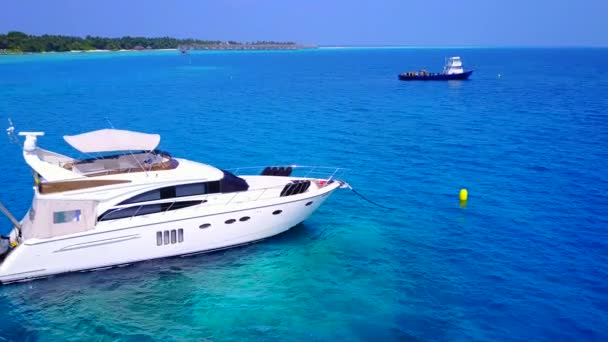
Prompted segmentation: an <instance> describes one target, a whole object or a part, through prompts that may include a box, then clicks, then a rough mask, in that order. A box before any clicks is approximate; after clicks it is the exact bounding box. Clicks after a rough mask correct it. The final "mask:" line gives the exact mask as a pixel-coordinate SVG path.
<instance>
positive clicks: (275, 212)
mask: <svg viewBox="0 0 608 342" xmlns="http://www.w3.org/2000/svg"><path fill="white" fill-rule="evenodd" d="M282 212H283V210H275V211H273V212H272V215H279V214H280V213H282Z"/></svg>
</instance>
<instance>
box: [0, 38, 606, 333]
mask: <svg viewBox="0 0 608 342" xmlns="http://www.w3.org/2000/svg"><path fill="white" fill-rule="evenodd" d="M454 54H458V55H461V56H462V57H463V59H464V62H465V66H466V67H470V68H474V69H475V70H476V71H475V72H474V74H473V76H472V79H471V80H470V81H466V82H429V83H424V82H422V83H420V82H412V83H408V82H400V81H398V80H397V77H396V76H397V73H399V72H403V71H407V70H410V69H412V70H414V69H415V70H417V69H420V68H426V69H431V70H437V71H438V70H439V69H440V68H441V66H442V62H443V58H444V57H445V56H449V55H454ZM607 60H608V49H454V50H440V49H333V50H332V49H323V50H311V51H298V52H204V53H193V54H190V55H188V56H182V55H179V54H177V53H175V52H153V53H112V54H101V53H100V54H53V55H50V54H49V55H25V56H0V116H1V117H0V120H2V122H5V121H6V118H7V117H11V118H12V119H13V121H14V123H15V125H16V127H17V130H44V131H45V132H46V133H47V135H46V136H44V137H43V138H41V139H40V145H41V146H43V147H45V148H48V149H51V150H57V151H58V152H62V153H66V154H71V155H74V156H77V157H80V155H79V154H78V153H76V152H75V151H73V150H71V149H70V148H69V147H68V146H67V145H66V144H65V143H64V142H63V140H62V139H61V136H62V135H64V134H76V133H80V132H84V131H88V130H94V129H99V128H105V127H108V126H109V123H108V120H109V121H111V123H112V124H113V125H114V126H115V127H117V128H125V129H131V130H140V131H144V132H158V133H160V134H161V135H162V141H161V146H160V147H161V148H162V149H164V150H168V151H170V152H171V153H172V154H173V155H176V156H180V157H187V158H190V159H194V160H200V161H204V162H208V163H211V164H214V165H217V166H220V167H223V168H231V167H236V166H257V165H268V164H303V165H330V166H341V167H346V168H350V169H351V172H350V173H349V174H348V175H347V177H346V180H347V181H348V182H349V183H350V184H351V185H352V186H353V187H354V188H355V189H356V190H358V191H359V192H361V193H363V194H364V195H366V196H368V197H369V198H371V199H373V200H374V201H377V202H379V203H381V204H383V205H386V206H392V207H396V208H398V210H392V211H389V210H383V209H380V208H377V207H374V206H371V205H370V204H369V203H367V202H365V201H363V200H361V199H360V198H358V197H357V196H355V195H354V194H353V193H352V192H349V191H346V190H344V191H341V192H338V193H336V194H335V195H334V196H332V197H331V198H330V200H329V201H328V202H327V203H326V205H324V206H323V207H321V208H320V210H319V211H318V212H317V213H315V214H314V216H312V217H311V218H310V219H309V220H308V221H306V222H305V223H304V224H302V225H299V226H297V227H295V228H293V229H292V230H290V231H289V232H287V233H285V234H283V235H281V236H278V237H275V238H272V239H269V240H266V241H264V242H261V243H258V244H254V245H250V246H247V247H243V248H237V249H233V250H228V251H224V252H219V253H214V254H208V255H202V256H197V257H190V258H176V259H166V260H162V261H152V262H145V263H140V264H137V265H133V266H130V267H127V268H122V269H112V270H108V271H101V272H93V273H81V274H71V275H66V276H57V277H53V278H50V279H47V280H40V281H33V282H27V283H21V284H16V285H9V286H3V287H0V313H1V314H0V340H3V339H6V340H22V339H29V340H90V339H93V338H101V339H103V338H105V339H108V340H117V339H130V340H234V341H245V340H260V339H264V340H334V339H344V340H383V341H384V340H386V341H388V340H400V341H404V340H405V341H488V340H500V341H532V340H534V341H556V340H563V341H566V340H568V341H583V340H589V341H594V340H595V341H602V340H603V341H606V340H608V329H607V327H608V312H607V308H608V286H607V285H606V280H607V279H608V232H607V229H608V172H607V171H606V170H607V169H608V148H607V146H608V81H607V80H608V69H607V68H606V61H607ZM499 74H500V77H499ZM0 154H1V155H2V156H3V159H4V160H3V163H2V169H1V172H0V182H1V184H2V189H3V191H2V192H1V193H0V200H1V201H2V203H4V204H5V205H6V206H7V207H9V208H10V210H12V211H13V212H15V213H17V214H18V215H19V216H21V215H23V214H24V213H25V211H26V210H27V207H28V205H29V202H30V200H31V195H32V192H31V186H32V179H31V174H30V172H29V170H28V169H27V168H26V166H25V164H24V163H23V162H22V158H21V154H20V151H19V149H18V147H17V146H16V145H11V144H10V143H9V142H8V139H5V140H4V141H0ZM461 188H467V189H468V190H469V201H468V205H467V206H466V207H464V208H461V207H460V206H459V201H458V191H459V190H460V189H461ZM9 225H10V224H9V222H8V220H6V219H4V218H2V219H1V220H0V226H1V227H2V230H3V231H6V229H7V228H8V227H9Z"/></svg>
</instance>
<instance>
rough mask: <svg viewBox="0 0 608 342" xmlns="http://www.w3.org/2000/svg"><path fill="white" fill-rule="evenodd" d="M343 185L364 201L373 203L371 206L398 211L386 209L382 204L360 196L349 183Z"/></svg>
mask: <svg viewBox="0 0 608 342" xmlns="http://www.w3.org/2000/svg"><path fill="white" fill-rule="evenodd" d="M342 184H343V185H345V186H346V187H347V188H348V189H350V191H352V192H353V193H354V194H355V195H357V196H359V197H361V198H362V199H364V200H366V201H368V202H369V203H371V204H373V205H375V206H377V207H380V208H383V209H387V210H398V209H397V208H389V207H385V206H383V205H382V204H378V203H376V202H374V201H372V200H370V199H369V198H367V197H365V196H363V195H362V194H360V193H359V192H358V191H357V190H355V189H353V187H352V186H350V184H348V183H345V182H342Z"/></svg>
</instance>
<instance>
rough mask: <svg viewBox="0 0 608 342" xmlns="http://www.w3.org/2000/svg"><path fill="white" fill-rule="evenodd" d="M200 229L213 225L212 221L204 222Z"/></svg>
mask: <svg viewBox="0 0 608 342" xmlns="http://www.w3.org/2000/svg"><path fill="white" fill-rule="evenodd" d="M198 227H199V228H200V229H205V228H209V227H211V223H203V224H201V225H200V226H198Z"/></svg>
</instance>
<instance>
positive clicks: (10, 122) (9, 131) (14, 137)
mask: <svg viewBox="0 0 608 342" xmlns="http://www.w3.org/2000/svg"><path fill="white" fill-rule="evenodd" d="M6 135H8V140H9V141H10V142H11V143H13V144H17V145H19V146H21V140H19V138H17V135H15V125H13V120H11V118H8V128H7V129H6Z"/></svg>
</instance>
